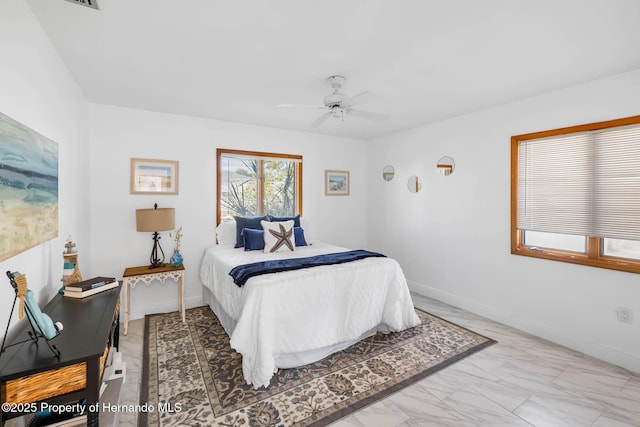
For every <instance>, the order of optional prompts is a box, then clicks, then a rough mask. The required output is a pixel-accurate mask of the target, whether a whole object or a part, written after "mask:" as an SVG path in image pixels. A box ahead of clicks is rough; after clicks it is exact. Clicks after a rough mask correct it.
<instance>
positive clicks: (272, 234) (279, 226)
mask: <svg viewBox="0 0 640 427" xmlns="http://www.w3.org/2000/svg"><path fill="white" fill-rule="evenodd" d="M294 223H295V222H294V221H293V220H289V221H283V222H268V221H260V224H262V228H263V229H264V253H265V254H268V253H273V252H279V251H286V250H289V251H295V250H296V239H295V236H294V234H293V224H294Z"/></svg>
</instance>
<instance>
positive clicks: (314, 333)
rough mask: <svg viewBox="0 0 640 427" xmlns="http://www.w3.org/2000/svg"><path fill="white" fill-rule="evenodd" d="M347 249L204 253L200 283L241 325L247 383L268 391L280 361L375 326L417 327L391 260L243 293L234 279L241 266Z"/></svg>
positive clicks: (236, 339)
mask: <svg viewBox="0 0 640 427" xmlns="http://www.w3.org/2000/svg"><path fill="white" fill-rule="evenodd" d="M347 250H349V249H346V248H343V247H338V246H333V245H329V244H326V243H314V244H313V246H305V247H297V248H296V250H295V251H294V252H290V251H286V252H277V253H275V254H265V253H263V252H262V251H244V250H243V249H242V248H238V249H234V248H226V247H219V246H213V247H210V248H208V249H207V250H206V251H205V254H204V257H203V260H202V264H201V267H200V280H201V282H202V285H203V286H205V287H207V288H209V289H210V290H211V292H212V293H213V294H214V295H215V297H216V298H217V299H218V301H219V302H220V304H221V306H222V308H223V309H224V310H225V311H226V313H227V314H228V315H229V316H230V317H231V318H233V319H234V320H235V321H237V324H236V327H235V329H234V330H233V332H232V333H231V337H230V338H231V347H232V348H234V349H235V350H236V351H237V352H239V353H240V354H242V370H243V375H244V378H245V379H246V381H247V383H248V384H253V386H254V387H255V388H258V387H260V386H265V387H266V386H267V385H269V382H270V379H271V377H272V376H273V374H274V372H276V370H277V367H276V366H275V362H274V356H275V355H278V354H287V353H296V352H303V351H308V350H313V349H318V348H321V347H325V346H329V345H333V344H337V343H341V342H344V341H350V340H354V339H357V338H358V337H360V336H361V335H362V334H363V333H365V332H366V331H368V330H370V329H372V328H375V327H377V328H378V330H381V331H384V332H387V331H400V330H403V329H407V328H410V327H413V326H416V325H418V324H420V319H419V318H418V316H417V315H416V313H415V310H414V308H413V302H412V300H411V295H410V294H409V288H408V287H407V282H406V279H405V277H404V274H403V272H402V269H401V268H400V265H399V264H398V263H397V262H396V261H395V260H393V259H391V258H366V259H362V260H359V261H353V262H348V263H345V264H339V265H329V266H321V267H314V268H307V269H302V270H295V271H286V272H281V273H273V274H265V275H262V276H256V277H252V278H250V279H249V280H248V281H247V283H246V284H245V285H244V286H243V287H242V288H240V287H238V286H237V285H236V284H235V283H233V279H232V278H231V276H229V271H231V269H232V268H233V267H236V266H238V265H242V264H248V263H252V262H258V261H264V260H267V259H278V258H281V259H283V258H294V257H295V258H297V257H307V256H314V255H319V254H322V253H335V252H341V251H347Z"/></svg>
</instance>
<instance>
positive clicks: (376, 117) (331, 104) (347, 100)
mask: <svg viewBox="0 0 640 427" xmlns="http://www.w3.org/2000/svg"><path fill="white" fill-rule="evenodd" d="M346 81H347V79H346V77H344V76H340V75H333V76H330V77H328V78H327V82H328V83H329V85H330V86H331V87H332V88H333V93H331V94H329V95H327V96H325V97H324V100H323V105H299V104H280V105H278V107H303V108H318V109H321V110H327V111H326V112H325V113H324V114H322V115H321V116H320V117H318V118H317V119H316V120H314V121H313V122H312V123H311V127H318V126H320V125H321V124H322V123H324V122H325V121H327V120H328V119H329V118H331V117H334V118H336V119H340V120H341V121H344V116H345V115H351V116H354V117H358V118H361V119H365V120H371V121H374V122H377V121H382V120H385V119H387V116H385V115H384V114H378V113H372V112H369V111H362V110H358V109H355V108H353V106H354V105H357V104H360V103H363V102H366V98H367V97H368V96H369V95H370V94H369V92H368V91H364V92H361V93H359V94H357V95H354V96H348V95H345V94H344V93H341V92H340V91H339V90H340V88H341V87H342V85H343V84H344V83H345V82H346Z"/></svg>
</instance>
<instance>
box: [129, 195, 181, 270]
mask: <svg viewBox="0 0 640 427" xmlns="http://www.w3.org/2000/svg"><path fill="white" fill-rule="evenodd" d="M175 218H176V214H175V209H174V208H161V209H158V204H157V203H155V204H154V205H153V209H136V230H137V231H140V232H145V231H146V232H152V233H153V249H152V250H151V257H150V258H149V261H150V262H151V265H149V268H150V269H151V268H158V267H164V251H163V250H162V247H161V246H160V242H159V240H160V236H159V234H158V232H159V231H167V230H173V229H174V228H175V227H176V220H175ZM158 250H160V253H161V254H162V259H160V258H158Z"/></svg>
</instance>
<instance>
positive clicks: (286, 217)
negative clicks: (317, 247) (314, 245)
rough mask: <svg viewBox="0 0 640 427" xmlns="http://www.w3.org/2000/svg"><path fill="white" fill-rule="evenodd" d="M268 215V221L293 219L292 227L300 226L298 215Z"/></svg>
mask: <svg viewBox="0 0 640 427" xmlns="http://www.w3.org/2000/svg"><path fill="white" fill-rule="evenodd" d="M268 217H269V218H270V219H269V220H268V221H270V222H284V221H291V220H293V226H294V227H300V215H296V216H271V215H268ZM296 246H297V245H296ZM305 246H306V245H305Z"/></svg>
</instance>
